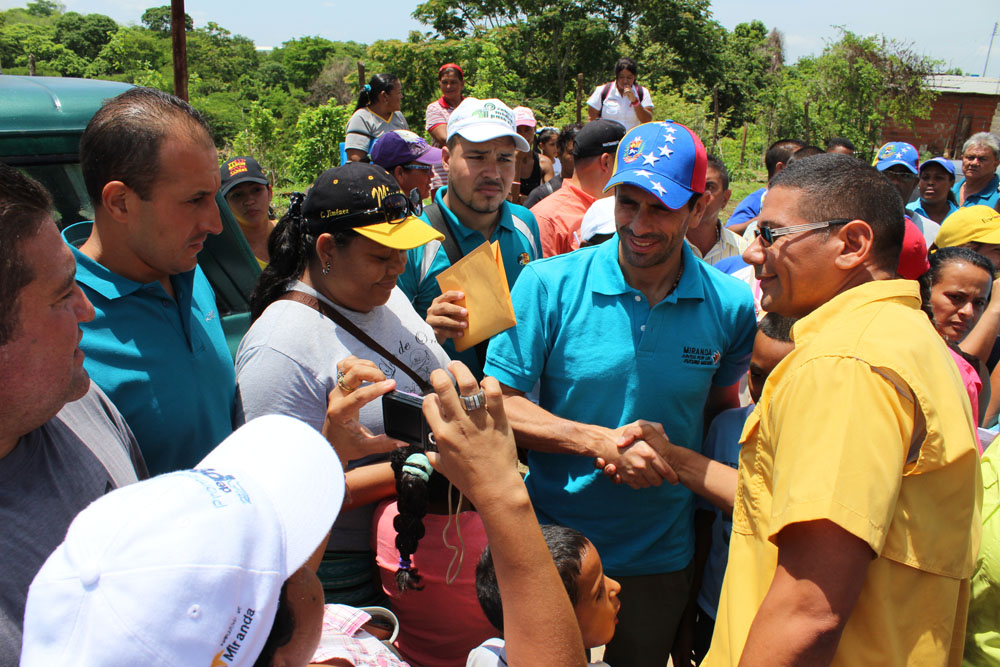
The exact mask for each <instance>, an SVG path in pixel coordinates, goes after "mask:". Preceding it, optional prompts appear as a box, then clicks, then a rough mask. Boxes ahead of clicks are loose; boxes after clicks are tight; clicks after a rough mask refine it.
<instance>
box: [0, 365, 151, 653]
mask: <svg viewBox="0 0 1000 667" xmlns="http://www.w3.org/2000/svg"><path fill="white" fill-rule="evenodd" d="M147 476H148V475H147V473H146V464H145V463H144V462H143V460H142V454H140V453H139V446H138V445H137V444H136V442H135V437H134V436H133V435H132V431H131V429H129V427H128V425H127V424H126V423H125V419H124V418H123V417H122V416H121V414H120V413H119V412H118V410H117V409H116V408H115V406H114V405H113V404H112V403H111V401H110V400H109V399H108V397H107V396H105V395H104V392H102V391H101V390H100V389H98V388H97V385H96V384H94V383H91V384H90V391H88V392H87V394H86V395H84V397H83V398H81V399H80V400H78V401H74V402H73V403H68V404H66V405H65V406H64V407H63V409H62V410H60V411H59V414H57V415H56V416H55V417H53V418H52V419H50V420H49V421H48V422H46V423H45V424H44V425H42V426H40V427H39V428H37V429H35V430H34V431H32V432H31V433H28V434H27V435H25V436H22V437H21V439H20V440H18V442H17V445H16V446H15V447H14V449H13V450H12V451H11V452H10V454H8V455H7V456H5V457H3V458H2V459H0V563H2V568H3V570H2V571H3V575H2V578H0V665H16V664H17V663H18V660H19V658H20V654H21V627H22V623H23V621H24V604H25V601H26V600H27V597H28V587H29V586H30V585H31V580H32V579H34V578H35V575H36V574H37V573H38V570H39V569H40V568H41V567H42V564H43V563H44V562H45V560H46V559H47V558H48V557H49V554H51V553H52V552H53V551H54V550H55V548H56V547H57V546H59V545H60V544H61V543H62V541H63V538H64V537H65V536H66V529H67V528H69V524H70V522H72V521H73V519H74V518H76V515H77V514H78V513H79V512H80V511H81V510H82V509H84V508H85V507H87V505H89V504H90V503H91V502H93V501H94V500H97V499H98V498H100V497H101V496H103V495H104V494H105V493H107V492H108V491H111V490H112V489H115V488H118V487H119V486H124V485H126V484H131V483H132V482H135V481H137V480H139V479H144V478H145V477H147Z"/></svg>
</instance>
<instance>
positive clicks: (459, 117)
mask: <svg viewBox="0 0 1000 667" xmlns="http://www.w3.org/2000/svg"><path fill="white" fill-rule="evenodd" d="M456 134H457V135H459V136H461V137H462V138H463V139H467V140H468V141H471V142H473V143H477V144H479V143H483V142H485V141H491V140H492V139H499V138H500V137H510V138H511V139H513V140H514V145H515V146H516V147H517V150H519V151H521V152H527V151H530V150H531V146H530V145H529V144H528V142H527V141H525V139H524V137H522V136H521V135H520V134H518V133H517V121H516V119H515V116H514V112H513V111H511V109H510V107H509V106H507V105H506V104H504V103H503V102H501V101H500V100H497V99H489V100H478V99H476V98H475V97H466V98H465V99H464V100H462V103H461V104H459V105H458V106H457V107H456V108H455V110H454V111H452V112H451V117H450V118H449V119H448V139H449V140H450V139H451V138H452V137H453V136H454V135H456Z"/></svg>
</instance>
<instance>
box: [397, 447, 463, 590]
mask: <svg viewBox="0 0 1000 667" xmlns="http://www.w3.org/2000/svg"><path fill="white" fill-rule="evenodd" d="M389 461H390V463H391V465H392V472H393V474H394V475H395V477H396V495H397V496H398V498H397V501H396V502H397V506H398V508H399V514H398V515H397V516H396V518H394V519H393V521H392V526H393V528H395V529H396V549H397V550H398V551H399V569H398V570H397V571H396V588H397V589H398V590H399V591H407V590H422V589H423V584H422V583H421V577H420V572H418V571H417V568H415V567H413V565H412V563H411V562H410V557H411V556H412V555H413V554H414V552H416V550H417V544H418V542H420V539H421V538H422V537H423V536H424V516H426V515H427V506H428V502H429V501H430V500H431V499H434V500H444V499H446V498H447V496H448V480H447V478H445V476H444V475H441V474H438V473H436V472H434V470H433V468H431V465H430V462H429V461H428V460H427V456H426V455H425V454H424V453H423V450H422V449H421V448H419V447H414V446H412V445H410V446H407V447H400V448H399V449H396V450H393V452H392V454H390V456H389Z"/></svg>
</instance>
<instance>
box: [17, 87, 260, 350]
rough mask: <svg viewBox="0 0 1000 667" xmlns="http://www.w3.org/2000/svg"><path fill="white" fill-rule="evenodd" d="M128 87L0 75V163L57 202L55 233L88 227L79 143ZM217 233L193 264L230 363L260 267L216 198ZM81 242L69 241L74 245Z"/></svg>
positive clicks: (247, 320)
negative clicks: (211, 300) (207, 286)
mask: <svg viewBox="0 0 1000 667" xmlns="http://www.w3.org/2000/svg"><path fill="white" fill-rule="evenodd" d="M130 87H131V85H130V84H127V83H120V82H116V81H99V80H95V79H72V78H59V77H44V76H11V75H6V74H4V75H0V162H4V163H6V164H8V165H11V166H13V167H17V168H19V169H21V170H23V171H24V172H26V173H27V174H29V175H30V176H32V177H33V178H35V179H36V180H38V181H39V182H40V183H41V184H42V185H44V186H45V187H46V188H47V189H48V190H49V192H51V193H52V197H53V199H54V200H55V207H56V210H55V212H54V214H53V215H54V217H55V219H56V224H57V225H58V226H59V229H60V230H61V229H64V228H66V227H68V226H69V225H72V224H73V223H76V222H81V221H84V220H93V216H94V209H93V207H92V206H91V203H90V198H89V197H87V190H86V187H84V184H83V173H82V171H81V169H80V153H79V149H80V136H81V135H82V134H83V130H84V129H85V128H86V127H87V123H88V122H89V121H90V118H91V117H92V116H93V115H94V113H95V112H96V111H97V110H98V108H100V106H101V102H102V101H104V100H105V99H108V98H110V97H114V96H115V95H118V94H119V93H121V92H122V91H124V90H127V89H128V88H130ZM215 201H216V203H217V204H218V206H219V213H220V216H221V218H222V227H223V230H222V233H221V234H219V235H218V236H209V237H208V239H207V240H206V241H205V247H204V249H203V250H202V251H201V253H200V254H199V255H198V264H199V265H200V266H201V268H202V270H203V271H204V272H205V275H206V276H207V277H208V280H209V282H210V283H211V284H212V288H213V289H214V290H215V299H216V302H217V304H218V308H219V313H220V315H221V316H222V326H223V329H224V330H225V332H226V339H227V341H228V343H229V349H230V351H231V352H232V353H233V354H234V355H235V353H236V347H237V346H238V345H239V342H240V339H241V338H242V337H243V334H244V333H246V330H247V328H248V327H249V326H250V303H249V296H250V291H251V290H252V289H253V286H254V283H256V281H257V276H258V275H259V274H260V267H259V265H258V264H257V260H256V259H254V256H253V252H252V251H251V250H250V246H249V245H248V244H247V242H246V239H245V238H244V237H243V233H242V232H241V231H240V228H239V224H238V223H237V222H236V219H235V218H234V217H233V215H232V213H231V212H230V210H229V207H228V206H227V205H226V202H225V201H224V200H223V198H222V197H221V196H220V195H218V194H216V197H215ZM84 240H85V239H70V241H71V242H74V243H76V244H78V245H79V244H81V243H83V241H84Z"/></svg>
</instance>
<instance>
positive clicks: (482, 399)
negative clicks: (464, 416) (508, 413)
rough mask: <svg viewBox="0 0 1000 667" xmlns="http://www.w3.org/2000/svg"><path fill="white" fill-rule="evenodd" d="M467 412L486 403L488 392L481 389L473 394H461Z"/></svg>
mask: <svg viewBox="0 0 1000 667" xmlns="http://www.w3.org/2000/svg"><path fill="white" fill-rule="evenodd" d="M459 398H460V399H462V407H463V408H465V411H466V412H472V411H473V410H478V409H479V408H481V407H483V406H485V405H486V392H485V391H483V390H482V389H480V390H479V391H477V392H476V393H475V394H473V395H472V396H459Z"/></svg>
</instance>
